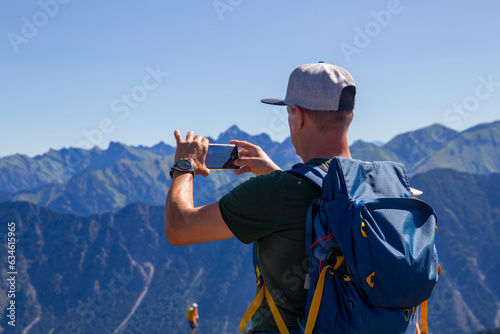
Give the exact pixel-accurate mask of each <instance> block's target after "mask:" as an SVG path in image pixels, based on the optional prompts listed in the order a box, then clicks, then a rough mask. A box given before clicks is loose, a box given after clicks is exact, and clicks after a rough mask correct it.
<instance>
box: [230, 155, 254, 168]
mask: <svg viewBox="0 0 500 334" xmlns="http://www.w3.org/2000/svg"><path fill="white" fill-rule="evenodd" d="M253 160H254V158H252V157H244V158H240V159H236V160H235V161H234V164H235V165H236V166H249V165H251V164H252V162H253Z"/></svg>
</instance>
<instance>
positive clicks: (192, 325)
mask: <svg viewBox="0 0 500 334" xmlns="http://www.w3.org/2000/svg"><path fill="white" fill-rule="evenodd" d="M199 317H200V316H199V315H198V304H196V303H193V305H192V306H191V307H190V308H189V309H188V311H187V313H186V319H187V321H188V325H189V329H190V330H191V332H190V334H194V332H196V331H197V330H198V318H199Z"/></svg>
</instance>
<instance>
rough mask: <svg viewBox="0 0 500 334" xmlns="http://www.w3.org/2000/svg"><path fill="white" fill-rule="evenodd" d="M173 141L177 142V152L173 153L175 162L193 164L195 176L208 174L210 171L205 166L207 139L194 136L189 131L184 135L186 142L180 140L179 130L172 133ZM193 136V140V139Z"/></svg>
mask: <svg viewBox="0 0 500 334" xmlns="http://www.w3.org/2000/svg"><path fill="white" fill-rule="evenodd" d="M174 136H175V140H176V141H177V150H176V151H175V161H177V160H180V159H186V160H189V161H191V162H192V163H193V165H194V168H195V174H197V175H202V176H207V175H208V174H210V169H208V168H207V166H205V157H206V156H207V151H208V139H207V138H203V137H201V136H200V135H196V136H194V133H193V131H189V132H188V133H187V135H186V140H182V136H181V133H180V132H179V130H175V131H174ZM193 136H194V138H193Z"/></svg>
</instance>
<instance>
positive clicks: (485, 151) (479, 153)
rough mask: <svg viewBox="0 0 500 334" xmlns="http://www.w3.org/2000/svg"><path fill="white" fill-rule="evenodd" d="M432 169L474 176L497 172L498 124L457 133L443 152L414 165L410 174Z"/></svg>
mask: <svg viewBox="0 0 500 334" xmlns="http://www.w3.org/2000/svg"><path fill="white" fill-rule="evenodd" d="M434 168H451V169H455V170H458V171H462V172H467V173H474V174H490V173H498V172H500V122H494V123H491V124H483V125H480V126H476V127H474V128H471V129H469V130H466V131H464V132H462V133H460V135H459V136H457V137H456V138H455V139H454V140H452V141H451V142H449V143H448V144H446V145H445V146H444V147H443V148H442V149H440V150H439V151H436V152H434V153H433V154H432V155H429V156H427V157H426V158H424V159H422V160H420V161H419V162H418V163H416V164H415V166H414V167H413V168H412V173H413V174H417V173H422V172H425V171H428V170H431V169H434Z"/></svg>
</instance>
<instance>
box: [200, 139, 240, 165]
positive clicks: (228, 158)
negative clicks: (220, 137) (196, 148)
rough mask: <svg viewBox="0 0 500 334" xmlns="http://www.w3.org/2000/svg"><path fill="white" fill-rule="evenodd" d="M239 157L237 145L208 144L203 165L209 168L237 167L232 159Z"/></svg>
mask: <svg viewBox="0 0 500 334" xmlns="http://www.w3.org/2000/svg"><path fill="white" fill-rule="evenodd" d="M238 158H239V154H238V147H237V146H236V145H230V144H209V145H208V152H207V156H206V158H205V165H206V166H207V168H208V169H210V170H226V169H239V168H240V167H238V166H236V165H235V164H234V161H235V160H236V159H238Z"/></svg>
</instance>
